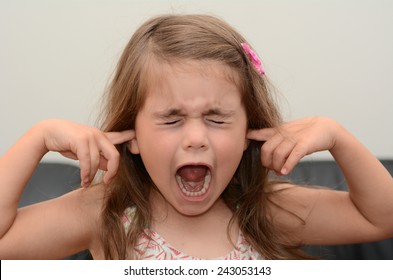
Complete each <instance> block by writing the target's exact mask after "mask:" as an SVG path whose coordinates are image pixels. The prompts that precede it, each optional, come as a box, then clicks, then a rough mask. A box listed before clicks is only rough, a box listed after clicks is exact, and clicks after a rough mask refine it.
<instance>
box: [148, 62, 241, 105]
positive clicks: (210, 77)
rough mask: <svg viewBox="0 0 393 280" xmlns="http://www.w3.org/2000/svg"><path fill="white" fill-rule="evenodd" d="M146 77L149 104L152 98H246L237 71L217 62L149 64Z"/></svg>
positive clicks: (165, 99)
mask: <svg viewBox="0 0 393 280" xmlns="http://www.w3.org/2000/svg"><path fill="white" fill-rule="evenodd" d="M149 64H150V65H149V66H150V67H148V68H150V70H149V71H148V72H147V73H146V75H145V76H146V77H145V102H144V103H145V105H146V102H147V103H150V102H148V101H149V100H150V101H151V99H164V101H168V102H169V100H168V98H169V99H170V98H179V97H182V98H186V99H190V98H191V99H196V98H198V97H201V98H205V99H206V98H207V99H208V98H209V97H211V98H212V97H213V96H215V98H216V99H217V98H225V97H228V95H231V94H232V95H233V94H236V95H237V98H238V99H240V100H241V99H242V90H241V88H242V87H241V79H240V75H239V73H238V72H237V71H235V70H234V69H232V68H231V67H229V66H227V65H225V64H223V63H220V62H217V61H210V60H207V61H195V60H182V61H176V62H155V63H149Z"/></svg>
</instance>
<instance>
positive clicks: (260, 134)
mask: <svg viewBox="0 0 393 280" xmlns="http://www.w3.org/2000/svg"><path fill="white" fill-rule="evenodd" d="M275 134H276V130H275V129H274V128H262V129H250V130H248V132H247V135H246V137H247V139H249V140H256V141H267V140H269V139H270V138H272V137H273V135H275Z"/></svg>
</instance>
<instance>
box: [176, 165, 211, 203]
mask: <svg viewBox="0 0 393 280" xmlns="http://www.w3.org/2000/svg"><path fill="white" fill-rule="evenodd" d="M176 180H177V183H178V185H179V187H180V189H181V191H182V192H183V194H184V195H186V196H189V197H196V196H202V195H204V194H205V193H206V192H207V190H208V189H209V185H210V181H211V172H210V170H209V168H208V167H207V166H204V165H186V166H183V167H181V168H180V169H179V170H178V171H177V173H176Z"/></svg>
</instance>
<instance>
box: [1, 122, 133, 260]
mask: <svg viewBox="0 0 393 280" xmlns="http://www.w3.org/2000/svg"><path fill="white" fill-rule="evenodd" d="M132 137H133V133H132V132H130V131H128V132H119V133H110V134H104V133H102V132H100V131H99V130H97V129H95V128H91V127H87V126H83V125H78V124H75V123H71V122H67V121H62V120H48V121H44V122H41V123H39V124H37V125H36V126H34V127H33V128H31V129H30V130H29V131H28V132H27V133H26V134H25V135H23V136H22V137H21V139H19V141H18V142H17V143H16V144H15V145H14V146H12V147H11V148H10V149H9V150H8V151H7V152H6V153H5V154H4V155H3V156H2V157H1V158H0V257H1V258H10V257H11V258H36V257H38V258H57V257H64V256H66V255H68V254H69V253H75V252H77V251H78V250H79V249H84V248H86V246H90V243H91V242H92V241H93V240H92V235H91V234H92V233H93V232H96V231H97V228H95V227H96V225H97V222H98V213H100V209H101V205H102V202H103V188H102V186H101V187H93V188H88V189H80V190H77V191H74V192H72V193H70V194H67V195H65V196H63V197H60V198H57V199H54V200H51V201H47V202H43V203H39V204H36V205H32V206H28V207H25V208H22V209H18V208H17V207H18V202H19V199H20V196H21V194H22V192H23V189H24V187H25V185H26V183H27V181H28V180H29V178H30V177H31V175H32V173H33V171H34V169H35V168H36V166H37V165H38V163H39V161H40V160H41V158H42V157H43V156H44V155H45V153H47V152H48V151H56V152H60V153H62V154H63V155H65V156H67V157H70V158H74V159H79V161H80V167H81V179H82V182H83V183H84V185H85V186H88V185H89V184H90V182H91V180H92V179H93V177H94V175H95V173H96V172H97V170H98V169H99V168H100V169H104V170H107V172H106V175H105V177H104V181H105V182H108V181H110V180H111V178H112V177H113V176H114V175H115V173H116V170H117V166H118V156H119V155H118V152H117V150H116V149H115V147H114V146H113V144H116V143H122V142H125V141H128V140H130V139H131V138H132Z"/></svg>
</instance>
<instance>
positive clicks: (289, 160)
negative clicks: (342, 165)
mask: <svg viewBox="0 0 393 280" xmlns="http://www.w3.org/2000/svg"><path fill="white" fill-rule="evenodd" d="M338 128H340V126H339V125H338V124H337V123H336V122H335V121H333V120H331V119H327V118H320V117H315V118H306V119H301V120H297V121H293V122H289V123H286V124H283V125H282V126H280V127H278V128H265V129H259V130H250V131H249V132H248V134H247V138H248V139H250V140H257V141H262V142H265V143H264V144H263V145H262V147H261V160H262V164H263V166H265V167H266V168H269V169H271V170H274V171H275V172H276V173H277V175H287V174H289V172H291V171H292V169H293V168H294V167H295V166H296V164H297V163H298V162H299V161H300V160H301V159H302V158H303V157H304V156H306V155H309V154H312V153H314V152H318V151H323V150H331V149H332V148H333V147H334V145H335V143H336V137H337V133H338Z"/></svg>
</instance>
